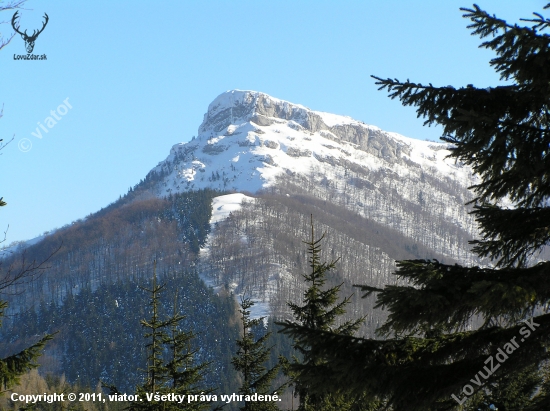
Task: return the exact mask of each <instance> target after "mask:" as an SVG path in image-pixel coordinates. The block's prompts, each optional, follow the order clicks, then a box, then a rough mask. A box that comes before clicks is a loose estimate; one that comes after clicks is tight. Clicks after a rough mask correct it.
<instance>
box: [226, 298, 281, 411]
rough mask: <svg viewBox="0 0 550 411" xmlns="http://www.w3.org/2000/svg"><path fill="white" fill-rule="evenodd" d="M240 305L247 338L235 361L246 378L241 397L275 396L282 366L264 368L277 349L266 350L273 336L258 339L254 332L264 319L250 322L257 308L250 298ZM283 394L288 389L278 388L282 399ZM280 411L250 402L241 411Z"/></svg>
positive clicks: (271, 404)
mask: <svg viewBox="0 0 550 411" xmlns="http://www.w3.org/2000/svg"><path fill="white" fill-rule="evenodd" d="M240 305H241V308H240V310H239V312H240V313H241V323H242V327H243V328H242V330H243V331H242V332H243V334H242V338H241V339H240V340H238V341H237V347H238V350H237V355H236V356H235V357H233V360H232V361H231V363H232V364H233V367H235V370H237V371H238V372H240V373H241V374H242V378H243V382H242V384H241V387H240V389H239V394H242V395H254V394H258V395H266V394H267V395H273V394H274V392H273V391H272V388H271V385H272V383H273V380H274V379H275V377H277V373H278V372H279V368H280V364H277V365H275V366H274V367H273V368H270V369H269V370H267V369H266V367H265V365H264V364H265V363H266V361H267V360H268V358H269V354H270V350H271V348H273V347H266V342H267V340H268V339H269V336H270V335H271V333H265V334H264V335H263V336H261V337H260V338H258V339H256V337H255V335H254V331H255V329H257V328H258V327H259V326H261V324H262V322H263V319H264V317H261V318H255V319H251V318H250V308H251V307H252V306H253V305H254V302H253V301H252V300H251V299H250V298H244V297H243V298H242V299H241V304H240ZM281 390H284V386H281V387H278V389H277V390H276V392H277V393H278V394H279V395H280V394H281ZM278 409H279V408H278V407H277V405H276V404H275V403H274V402H270V401H246V400H245V402H244V407H241V408H240V410H241V411H277V410H278Z"/></svg>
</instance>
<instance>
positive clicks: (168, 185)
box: [153, 90, 472, 196]
mask: <svg viewBox="0 0 550 411" xmlns="http://www.w3.org/2000/svg"><path fill="white" fill-rule="evenodd" d="M448 154H449V152H448V150H447V145H445V144H440V143H434V142H429V141H419V140H415V139H412V138H407V137H404V136H401V135H399V134H396V133H388V132H385V131H382V130H380V129H379V128H378V127H375V126H371V125H366V124H363V123H361V122H358V121H355V120H353V119H351V118H350V117H345V116H339V115H335V114H329V113H323V112H317V111H313V110H310V109H308V108H306V107H304V106H301V105H298V104H293V103H289V102H287V101H283V100H279V99H276V98H273V97H271V96H268V95H266V94H263V93H259V92H255V91H241V90H232V91H228V92H226V93H223V94H221V95H220V96H218V97H217V98H216V99H215V100H214V101H213V102H212V103H211V104H210V106H209V107H208V112H207V113H206V114H205V116H204V121H203V123H202V125H201V126H200V127H199V134H198V137H197V138H195V139H194V140H192V141H191V142H188V143H180V144H176V145H174V146H173V147H172V149H171V151H170V154H169V156H168V157H167V158H166V160H164V161H163V162H161V163H160V164H159V165H158V166H157V167H156V168H155V169H154V170H153V172H154V173H157V174H160V175H162V182H161V184H159V187H158V191H157V195H160V196H163V195H168V194H169V193H175V192H182V191H186V190H190V189H199V188H206V187H210V188H219V189H227V190H235V191H249V192H256V191H257V190H259V189H261V188H265V187H269V186H270V185H273V184H274V183H275V181H276V177H277V176H281V175H284V174H285V173H289V174H293V173H300V174H305V175H307V174H308V173H309V172H310V171H311V169H312V167H315V166H321V165H322V164H325V165H326V164H336V163H338V162H339V161H342V160H345V161H346V162H351V163H355V164H358V165H361V166H364V167H368V168H369V169H371V170H376V169H380V168H388V169H390V170H392V171H393V172H395V173H397V174H398V175H399V176H404V175H406V174H407V173H409V170H410V163H409V165H407V164H406V160H410V161H412V162H414V163H415V164H416V165H418V166H420V167H422V168H425V169H432V171H433V172H434V173H437V174H441V175H444V176H448V177H450V178H452V179H455V180H457V181H459V182H460V184H461V185H469V184H471V182H472V175H471V173H470V171H469V170H468V169H467V168H465V167H462V166H461V165H460V164H456V163H455V162H454V160H450V159H446V158H445V157H446V156H447V155H448ZM324 168H325V169H326V172H327V177H328V178H335V177H336V176H335V175H334V173H332V171H334V167H330V166H327V167H324Z"/></svg>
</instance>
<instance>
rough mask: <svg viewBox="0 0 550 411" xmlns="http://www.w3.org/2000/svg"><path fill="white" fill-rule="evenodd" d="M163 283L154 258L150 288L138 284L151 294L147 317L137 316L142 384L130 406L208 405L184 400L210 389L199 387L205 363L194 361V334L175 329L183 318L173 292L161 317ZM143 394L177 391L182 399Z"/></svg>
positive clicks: (165, 409)
mask: <svg viewBox="0 0 550 411" xmlns="http://www.w3.org/2000/svg"><path fill="white" fill-rule="evenodd" d="M165 286H166V285H165V284H162V285H158V284H157V280H156V262H155V272H154V275H153V282H152V287H151V288H150V289H148V288H145V287H141V288H142V289H143V290H144V291H146V292H148V293H149V294H150V295H151V298H150V301H149V306H150V309H151V317H150V318H149V319H143V320H141V325H142V327H143V328H144V329H145V330H146V332H145V334H144V337H145V338H146V339H147V340H148V343H147V344H146V345H145V347H146V349H147V369H146V370H144V371H145V372H146V380H145V382H144V384H142V385H141V386H139V387H137V389H136V394H138V395H139V398H140V399H141V401H135V402H133V403H131V405H130V407H129V409H130V410H163V411H168V410H176V409H177V410H181V409H185V410H205V409H208V408H209V407H210V402H207V401H192V402H188V401H187V395H189V394H200V393H203V394H210V393H211V392H212V389H205V388H204V387H201V383H202V380H203V377H204V375H203V372H204V370H205V368H206V367H208V365H209V364H208V363H203V364H198V365H197V364H195V358H194V357H195V354H196V351H193V350H192V348H191V342H192V340H193V338H194V334H193V333H192V332H184V331H181V330H180V329H179V323H180V322H181V321H182V320H183V319H184V318H185V316H183V315H181V314H179V313H178V311H177V296H176V298H175V301H174V313H173V315H172V316H170V317H168V318H166V319H164V320H161V315H160V312H159V311H160V297H159V294H160V292H161V291H162V290H163V289H164V287H165ZM107 387H108V388H110V390H111V392H112V393H116V392H117V390H116V388H115V387H113V386H107ZM147 394H159V395H165V394H177V395H185V400H184V402H182V403H178V402H174V401H148V400H147Z"/></svg>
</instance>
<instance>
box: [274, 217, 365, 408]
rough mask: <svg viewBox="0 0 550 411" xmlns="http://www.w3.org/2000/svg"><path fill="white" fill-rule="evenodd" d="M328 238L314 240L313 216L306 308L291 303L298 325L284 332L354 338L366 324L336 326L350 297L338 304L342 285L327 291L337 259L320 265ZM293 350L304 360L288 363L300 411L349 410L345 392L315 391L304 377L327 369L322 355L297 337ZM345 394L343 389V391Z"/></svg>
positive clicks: (287, 326)
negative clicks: (327, 333)
mask: <svg viewBox="0 0 550 411" xmlns="http://www.w3.org/2000/svg"><path fill="white" fill-rule="evenodd" d="M324 238H325V234H323V235H322V236H321V237H320V238H318V239H315V233H314V228H313V216H312V217H311V239H310V240H309V241H304V243H305V244H306V245H307V246H308V254H309V266H310V268H311V271H310V272H309V273H308V274H305V275H303V277H304V279H305V281H306V283H307V284H308V285H309V286H308V288H307V290H306V291H305V293H304V301H303V305H298V304H294V303H290V302H289V303H288V305H289V307H290V309H291V310H292V312H293V314H294V319H295V322H290V321H286V322H283V323H281V325H283V326H284V328H283V331H284V330H288V329H294V328H296V327H298V328H301V327H304V328H307V329H309V330H312V331H329V330H333V332H334V333H336V334H341V335H348V336H350V335H352V334H353V333H354V332H355V331H356V330H357V329H358V328H359V326H360V324H361V323H362V322H363V318H360V319H359V320H356V321H348V322H345V323H343V324H341V325H339V326H337V325H336V321H337V319H338V317H340V316H342V315H343V314H345V312H346V310H345V306H346V305H347V304H348V303H349V301H350V297H348V298H345V299H343V300H342V301H341V302H339V303H338V302H337V301H338V299H339V297H338V294H339V292H340V287H341V286H342V284H340V285H338V286H335V287H330V288H328V289H326V290H325V289H324V288H325V287H324V286H325V283H326V281H327V275H328V273H329V271H330V270H332V269H334V268H335V267H336V263H337V262H338V259H336V260H332V261H330V262H321V258H320V254H321V242H322V241H323V239H324ZM294 348H295V349H296V350H297V351H298V353H299V354H300V355H301V357H302V358H301V359H298V358H294V360H293V362H292V363H289V364H287V367H286V369H287V372H288V374H289V376H291V378H292V380H293V382H294V384H295V388H296V390H295V392H296V393H297V394H298V395H299V397H300V406H299V408H298V410H301V411H310V410H311V411H313V410H315V411H328V410H346V409H350V407H351V406H352V404H353V400H352V398H351V397H348V396H346V395H344V394H342V393H336V394H334V393H333V394H326V393H319V392H316V390H315V389H314V386H313V385H312V384H311V383H310V382H309V381H308V380H307V379H305V378H303V376H304V375H307V373H310V372H311V373H318V372H319V371H320V370H323V369H324V368H325V361H324V359H323V358H322V357H321V356H319V353H318V352H317V351H316V349H315V347H313V346H312V345H311V344H310V342H309V341H307V340H305V339H302V338H300V337H299V336H298V338H296V339H295V342H294ZM343 391H344V390H343Z"/></svg>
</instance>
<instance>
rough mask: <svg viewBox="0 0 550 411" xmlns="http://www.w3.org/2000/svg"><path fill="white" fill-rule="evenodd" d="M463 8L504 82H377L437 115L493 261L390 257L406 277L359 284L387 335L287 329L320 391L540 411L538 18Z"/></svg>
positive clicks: (544, 267) (480, 244)
mask: <svg viewBox="0 0 550 411" xmlns="http://www.w3.org/2000/svg"><path fill="white" fill-rule="evenodd" d="M549 7H550V4H549V5H547V6H546V7H545V8H549ZM461 10H463V11H464V12H465V14H464V17H467V18H469V19H470V20H471V21H472V24H471V25H470V26H469V27H470V28H472V29H473V34H474V35H479V36H480V37H481V38H485V37H488V36H492V38H491V39H489V40H488V41H485V42H483V43H482V45H481V46H482V47H484V48H488V49H491V50H493V51H494V52H495V53H496V54H497V57H496V58H494V59H493V60H491V65H492V66H493V67H494V68H495V70H496V71H497V72H498V73H499V74H500V76H501V79H503V80H507V81H510V83H511V84H508V85H503V86H498V87H489V88H476V87H474V86H472V85H468V86H467V87H464V88H459V89H455V88H454V87H452V86H447V87H434V86H432V85H431V84H430V85H428V86H425V85H421V84H416V83H412V82H410V81H407V82H399V81H398V80H392V79H382V78H378V77H375V79H376V80H377V84H378V85H380V88H381V89H387V90H388V92H389V93H390V97H392V98H398V99H400V100H401V102H402V103H403V104H404V105H411V106H416V107H417V113H418V115H419V116H422V117H425V118H426V124H440V125H442V126H443V129H444V135H443V137H442V139H443V140H444V141H446V142H448V143H451V144H452V148H451V157H454V158H455V159H457V160H460V161H461V162H463V163H465V164H467V165H469V166H471V167H472V169H473V171H474V172H475V173H477V174H478V175H479V176H480V179H481V181H480V182H479V183H478V184H476V185H474V186H473V187H472V189H473V190H474V191H475V193H476V198H475V199H474V200H473V204H474V209H473V214H474V216H475V218H476V220H477V222H478V223H479V226H480V233H481V239H480V240H476V241H472V244H473V245H474V249H473V250H474V251H475V252H476V253H477V254H478V255H479V256H480V257H483V258H488V259H490V260H491V262H492V263H491V265H489V266H487V267H466V266H462V265H448V264H443V263H440V262H439V261H437V260H431V261H429V260H406V261H399V262H397V271H396V273H395V275H396V277H397V278H398V279H401V280H404V281H403V282H402V284H406V285H388V286H385V287H384V288H383V289H378V288H374V287H369V286H364V287H363V289H364V290H365V291H367V293H372V292H375V293H377V298H378V300H377V307H384V308H387V309H388V311H389V317H388V320H387V321H386V323H385V324H384V325H383V326H382V327H381V328H380V329H379V332H380V334H381V335H383V336H385V337H388V339H386V340H368V339H354V338H346V337H342V336H339V335H336V334H334V333H330V332H325V333H323V336H320V335H319V334H320V333H319V332H317V333H315V332H311V331H310V330H308V329H305V328H303V329H294V330H293V331H292V332H293V333H295V334H297V335H300V336H301V338H303V339H305V340H306V341H307V342H308V343H310V344H312V346H313V348H314V349H315V350H317V351H318V352H319V353H321V354H322V355H323V356H324V357H325V358H326V360H327V364H328V365H327V368H328V369H329V370H328V372H327V373H325V376H326V375H329V376H330V378H328V379H323V378H322V377H320V376H318V375H317V376H316V375H314V374H312V373H310V374H308V381H309V383H310V384H313V383H316V386H317V388H318V389H320V390H325V389H330V388H331V385H332V386H337V387H338V386H345V387H350V388H353V389H355V390H357V391H361V392H365V391H366V390H368V392H369V394H370V395H377V396H379V397H381V398H387V399H388V401H389V403H390V404H391V405H392V407H393V409H395V410H401V409H403V410H426V409H453V408H454V409H456V408H462V407H469V408H470V409H475V407H472V404H473V403H475V401H477V400H478V399H479V398H478V397H479V396H481V397H483V396H485V398H486V399H487V401H491V403H490V404H488V407H490V406H492V407H493V408H494V407H497V408H499V410H502V409H506V410H508V409H522V410H535V409H548V408H549V406H550V396H549V394H548V385H549V381H548V377H547V375H546V373H544V372H543V370H542V369H541V367H542V365H543V364H545V363H546V362H547V361H548V356H549V354H548V353H549V351H548V348H549V343H550V341H549V340H550V333H549V331H550V314H547V304H548V302H549V299H550V283H549V282H548V278H547V277H548V273H549V272H550V262H549V261H538V262H537V260H536V259H535V258H534V257H536V256H537V253H538V252H540V251H542V249H543V247H545V246H547V245H548V244H549V242H550V230H549V228H548V221H549V220H550V208H549V207H548V206H549V202H548V199H549V196H550V150H549V147H550V129H549V127H550V124H549V119H550V117H549V104H550V98H549V96H550V48H549V45H550V36H549V35H548V34H547V33H544V31H546V30H547V29H548V28H549V26H550V20H548V19H546V18H544V17H543V16H542V15H540V14H537V13H535V17H534V18H532V19H527V20H524V21H527V22H529V23H530V26H520V25H517V24H515V25H511V24H508V23H506V22H505V21H504V20H501V19H498V18H496V17H495V16H491V15H489V14H488V13H486V12H485V11H483V10H481V9H480V8H479V7H478V6H476V5H474V6H473V8H472V9H461ZM507 201H511V202H512V206H509V207H507V206H505V204H506V203H507ZM474 316H476V317H477V318H481V325H480V326H479V327H473V324H474V323H472V319H473V317H474ZM389 337H391V338H389ZM499 350H500V351H499ZM504 377H507V378H504ZM537 379H538V382H537ZM533 381H534V382H533ZM533 384H534V386H535V387H534V386H533ZM518 387H519V390H518ZM520 398H521V404H520V403H519V399H520ZM503 404H508V405H503ZM511 404H515V405H511ZM515 407H517V408H515Z"/></svg>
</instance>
